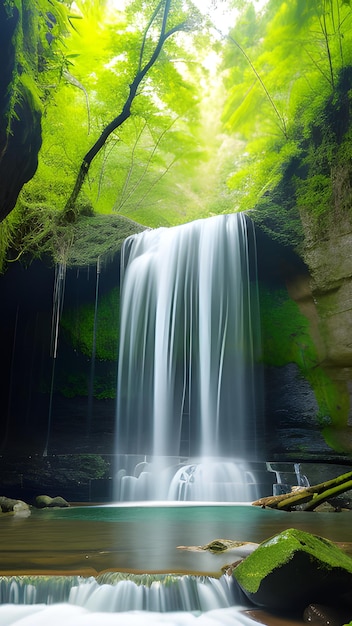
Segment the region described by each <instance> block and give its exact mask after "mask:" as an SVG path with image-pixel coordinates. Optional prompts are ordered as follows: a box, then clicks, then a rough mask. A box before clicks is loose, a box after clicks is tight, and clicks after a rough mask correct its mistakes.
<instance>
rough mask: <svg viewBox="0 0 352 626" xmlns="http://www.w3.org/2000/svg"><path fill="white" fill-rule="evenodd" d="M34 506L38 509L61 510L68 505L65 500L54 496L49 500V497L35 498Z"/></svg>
mask: <svg viewBox="0 0 352 626" xmlns="http://www.w3.org/2000/svg"><path fill="white" fill-rule="evenodd" d="M35 506H36V507H37V508H38V509H46V508H53V507H57V508H60V509H63V508H66V507H68V506H70V505H69V503H68V502H67V500H65V499H64V498H62V497H61V496H55V497H54V498H51V496H46V495H41V496H37V497H36V499H35Z"/></svg>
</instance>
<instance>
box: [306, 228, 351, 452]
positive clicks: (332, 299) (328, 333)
mask: <svg viewBox="0 0 352 626" xmlns="http://www.w3.org/2000/svg"><path fill="white" fill-rule="evenodd" d="M351 249H352V229H350V228H349V224H348V220H343V221H342V222H341V223H340V224H337V225H336V226H335V228H332V229H331V234H330V237H329V239H326V240H324V241H318V242H315V243H314V244H313V245H312V246H309V247H307V248H306V250H305V260H306V262H307V265H308V267H309V270H310V275H311V277H310V284H309V287H310V291H311V297H310V306H309V307H306V312H307V315H308V317H309V319H310V320H311V322H312V328H314V334H315V341H316V345H317V350H318V354H319V359H320V362H321V366H322V367H323V368H324V370H325V371H326V373H327V375H328V376H329V378H330V379H331V380H332V381H333V382H334V383H335V385H336V388H337V389H338V397H337V403H336V409H337V411H336V415H335V420H333V422H332V423H331V424H328V425H327V427H326V429H325V437H326V438H327V440H328V441H329V442H330V443H331V445H333V446H334V447H335V449H338V450H344V451H348V452H349V453H352V254H351ZM306 292H307V287H306ZM305 300H306V301H307V294H306V298H305ZM298 301H300V302H301V306H302V305H303V300H302V299H298Z"/></svg>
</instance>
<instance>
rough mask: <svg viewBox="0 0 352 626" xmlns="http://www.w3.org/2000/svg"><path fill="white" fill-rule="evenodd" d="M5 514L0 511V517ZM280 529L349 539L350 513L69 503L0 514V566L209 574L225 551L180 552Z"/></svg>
mask: <svg viewBox="0 0 352 626" xmlns="http://www.w3.org/2000/svg"><path fill="white" fill-rule="evenodd" d="M4 517H5V516H4ZM286 528H299V529H302V530H304V531H307V532H311V533H315V534H317V535H320V536H322V537H326V538H327V539H330V540H332V541H337V542H352V525H351V513H350V512H346V513H304V512H293V513H287V512H282V511H274V510H270V509H261V508H259V507H253V506H250V505H249V506H247V505H238V506H233V505H228V506H227V505H214V506H206V505H192V506H189V505H178V506H150V505H146V506H141V505H137V506H124V505H117V506H97V507H94V506H72V507H70V508H67V509H56V510H50V509H47V510H43V511H37V510H34V511H33V513H32V515H31V516H30V517H28V518H23V519H22V518H16V516H14V517H6V518H5V519H3V518H0V559H1V563H2V567H1V569H2V571H3V572H6V571H7V572H27V573H28V572H33V571H36V572H40V571H46V572H52V573H55V572H58V571H64V572H69V571H75V572H81V571H83V570H84V571H85V570H87V571H88V573H90V572H92V573H94V571H95V572H97V573H98V572H101V571H116V570H120V571H136V572H181V573H192V572H199V573H202V572H203V573H210V574H214V575H218V574H219V572H220V571H221V568H222V567H223V566H224V565H226V564H229V563H231V562H233V561H234V560H236V559H235V558H234V557H233V556H232V555H231V554H230V555H229V554H226V553H224V554H211V553H209V552H207V551H201V552H199V551H198V552H194V551H188V550H182V549H180V548H179V547H180V546H186V547H188V546H203V545H205V544H207V543H209V542H211V541H213V540H214V539H221V538H224V539H233V540H237V541H248V542H254V543H260V542H261V541H263V540H265V539H267V538H269V537H271V536H272V535H274V534H276V533H278V532H280V531H281V530H284V529H286Z"/></svg>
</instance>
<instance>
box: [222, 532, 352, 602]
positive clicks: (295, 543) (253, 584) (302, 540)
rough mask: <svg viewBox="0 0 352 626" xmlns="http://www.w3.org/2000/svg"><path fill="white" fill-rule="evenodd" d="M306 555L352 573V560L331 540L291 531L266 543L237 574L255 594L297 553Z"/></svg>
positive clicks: (323, 565)
mask: <svg viewBox="0 0 352 626" xmlns="http://www.w3.org/2000/svg"><path fill="white" fill-rule="evenodd" d="M297 551H299V552H305V553H307V554H309V555H311V556H312V557H314V558H316V559H319V560H320V561H322V567H327V568H333V567H344V568H346V569H347V570H348V571H349V572H351V574H352V559H351V558H350V557H349V556H347V555H346V554H344V553H343V552H342V551H341V550H340V549H339V548H337V547H336V546H335V545H334V544H333V543H331V541H328V540H327V539H324V538H322V537H318V536H317V535H311V534H310V533H306V532H303V531H301V530H297V529H295V528H288V529H287V530H285V531H283V532H282V533H280V534H279V535H275V536H274V537H271V538H270V539H268V540H267V541H264V542H263V543H261V544H260V546H259V547H258V548H257V549H256V550H254V552H253V553H252V554H250V555H249V556H248V557H247V558H246V559H245V560H244V561H242V562H241V563H240V564H239V565H238V567H236V569H235V572H234V575H235V578H236V580H237V581H238V582H239V583H240V584H244V585H245V587H246V589H247V590H248V591H251V592H255V591H257V590H258V588H259V585H260V583H261V581H262V579H263V578H264V577H265V576H267V575H268V574H270V573H271V572H272V571H273V570H274V569H276V568H277V567H279V566H282V565H283V564H284V563H287V562H288V561H290V560H291V559H292V557H293V555H294V554H295V552H297Z"/></svg>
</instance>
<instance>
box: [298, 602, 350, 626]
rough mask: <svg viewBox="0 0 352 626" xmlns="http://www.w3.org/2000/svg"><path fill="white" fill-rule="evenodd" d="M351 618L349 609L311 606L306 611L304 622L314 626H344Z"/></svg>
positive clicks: (321, 605) (319, 605) (318, 605)
mask: <svg viewBox="0 0 352 626" xmlns="http://www.w3.org/2000/svg"><path fill="white" fill-rule="evenodd" d="M350 617H351V611H350V610H349V609H348V608H335V607H331V606H326V605H324V604H310V605H309V606H307V608H306V609H305V610H304V613H303V621H304V622H306V623H307V624H313V626H342V624H346V622H348V621H349V619H350Z"/></svg>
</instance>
